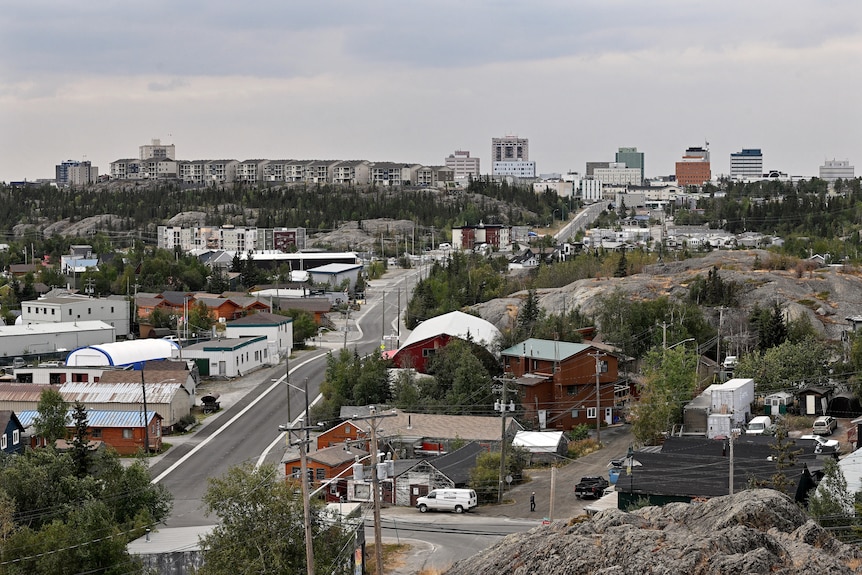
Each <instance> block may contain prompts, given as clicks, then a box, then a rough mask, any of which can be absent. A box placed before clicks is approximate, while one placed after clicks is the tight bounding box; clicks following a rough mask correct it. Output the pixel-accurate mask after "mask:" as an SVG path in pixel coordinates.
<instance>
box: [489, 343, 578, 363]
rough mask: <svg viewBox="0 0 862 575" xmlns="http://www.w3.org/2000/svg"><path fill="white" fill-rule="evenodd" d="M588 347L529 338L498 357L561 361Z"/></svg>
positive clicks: (502, 352) (505, 350)
mask: <svg viewBox="0 0 862 575" xmlns="http://www.w3.org/2000/svg"><path fill="white" fill-rule="evenodd" d="M590 347H591V346H590V345H588V344H584V343H572V342H569V341H554V340H552V339H537V338H534V337H531V338H529V339H527V340H524V341H522V342H521V343H519V344H516V345H513V346H512V347H510V348H508V349H504V350H503V351H501V352H500V355H504V356H509V357H529V358H535V359H543V360H548V361H561V360H564V359H568V358H570V357H572V356H575V355H578V354H579V353H583V352H584V351H586V350H588V349H590Z"/></svg>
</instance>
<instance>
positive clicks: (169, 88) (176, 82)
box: [147, 78, 189, 92]
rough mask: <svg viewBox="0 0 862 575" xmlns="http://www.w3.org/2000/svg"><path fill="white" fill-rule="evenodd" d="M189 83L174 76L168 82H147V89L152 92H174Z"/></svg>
mask: <svg viewBox="0 0 862 575" xmlns="http://www.w3.org/2000/svg"><path fill="white" fill-rule="evenodd" d="M188 85H189V83H188V82H187V81H185V80H183V79H182V78H173V79H171V80H169V81H167V82H150V83H149V84H147V89H148V90H149V91H150V92H173V91H174V90H177V89H179V88H184V87H186V86H188Z"/></svg>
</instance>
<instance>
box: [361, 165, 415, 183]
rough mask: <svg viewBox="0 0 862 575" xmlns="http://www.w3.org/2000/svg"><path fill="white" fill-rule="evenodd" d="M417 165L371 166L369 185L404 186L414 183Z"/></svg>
mask: <svg viewBox="0 0 862 575" xmlns="http://www.w3.org/2000/svg"><path fill="white" fill-rule="evenodd" d="M419 167H420V166H419V164H398V163H391V162H377V163H375V164H373V165H372V166H371V183H372V184H375V185H378V186H404V185H409V184H412V183H413V182H415V181H416V175H417V171H418V170H419Z"/></svg>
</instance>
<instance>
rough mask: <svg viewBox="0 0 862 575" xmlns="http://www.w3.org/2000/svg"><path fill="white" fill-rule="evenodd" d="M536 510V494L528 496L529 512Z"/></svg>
mask: <svg viewBox="0 0 862 575" xmlns="http://www.w3.org/2000/svg"><path fill="white" fill-rule="evenodd" d="M535 510H536V492H535V491H533V493H531V494H530V511H535Z"/></svg>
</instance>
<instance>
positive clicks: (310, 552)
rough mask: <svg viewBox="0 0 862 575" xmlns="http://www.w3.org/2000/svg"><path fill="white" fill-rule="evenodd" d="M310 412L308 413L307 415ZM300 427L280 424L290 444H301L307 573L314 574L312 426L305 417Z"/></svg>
mask: <svg viewBox="0 0 862 575" xmlns="http://www.w3.org/2000/svg"><path fill="white" fill-rule="evenodd" d="M307 416H308V414H306V417H307ZM299 421H300V426H299V428H294V427H293V425H292V424H288V425H279V426H278V429H279V431H284V432H286V433H287V434H288V442H289V443H290V445H298V446H299V465H300V467H299V469H300V471H299V473H300V476H301V477H300V478H299V481H300V482H301V483H300V486H301V488H302V513H303V523H305V569H306V574H307V575H314V534H313V533H312V529H311V498H310V496H309V493H308V458H307V452H308V443H309V442H310V440H309V439H308V431H309V430H310V427H308V426H306V425H305V421H306V420H305V419H300V420H299ZM294 431H299V432H300V436H299V440H298V441H293V432H294ZM303 431H305V439H303V438H302V432H303Z"/></svg>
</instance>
